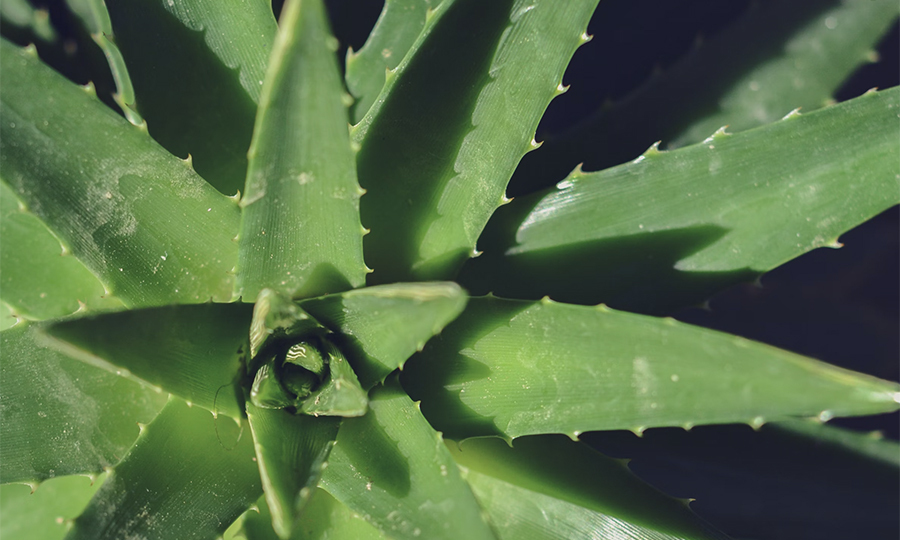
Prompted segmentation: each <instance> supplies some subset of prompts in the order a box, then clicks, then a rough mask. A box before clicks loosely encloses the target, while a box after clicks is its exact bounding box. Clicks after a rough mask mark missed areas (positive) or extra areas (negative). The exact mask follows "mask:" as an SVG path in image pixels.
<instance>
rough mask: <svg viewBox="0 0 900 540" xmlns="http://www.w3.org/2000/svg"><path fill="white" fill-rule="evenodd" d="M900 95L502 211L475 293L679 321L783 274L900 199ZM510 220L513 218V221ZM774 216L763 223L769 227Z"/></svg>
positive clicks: (638, 165) (599, 176) (474, 266)
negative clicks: (677, 311)
mask: <svg viewBox="0 0 900 540" xmlns="http://www.w3.org/2000/svg"><path fill="white" fill-rule="evenodd" d="M898 110H900V89H897V88H893V89H890V90H885V91H883V92H878V93H871V94H867V95H864V96H861V97H859V98H857V99H854V100H851V101H848V102H846V103H842V104H839V105H835V106H832V107H829V108H826V109H823V110H821V111H816V112H814V113H811V114H808V115H801V116H791V117H789V118H786V119H785V120H782V121H781V122H777V123H775V124H771V125H768V126H764V127H761V128H757V129H754V130H750V131H746V132H743V133H738V134H735V135H728V134H724V133H717V134H715V135H713V136H712V137H710V138H709V139H708V140H706V141H705V142H704V143H702V144H698V145H695V146H691V147H688V148H683V149H679V150H674V151H671V152H659V151H657V150H656V149H654V148H651V149H650V150H648V151H647V152H646V153H645V154H644V156H641V157H640V158H638V159H636V160H635V161H633V162H631V163H627V164H624V165H620V166H618V167H614V168H612V169H607V170H605V171H602V172H597V173H588V174H585V173H582V172H581V171H579V170H576V171H575V172H573V173H572V175H571V176H570V177H569V178H568V179H567V180H565V181H563V182H561V183H560V184H559V185H558V186H557V188H556V189H553V190H548V191H545V192H541V193H537V194H535V195H534V196H529V197H523V198H520V199H516V201H515V202H514V203H513V204H511V205H509V207H507V208H505V209H503V210H501V211H500V212H498V214H497V216H495V220H494V221H492V227H491V229H490V232H489V233H486V234H485V237H484V238H483V239H482V243H481V246H480V247H482V248H483V249H484V250H485V255H484V256H483V257H481V258H479V259H478V260H475V261H472V263H471V265H470V267H469V268H468V270H467V271H466V272H465V273H464V276H463V278H462V282H463V284H464V285H465V286H467V287H469V288H470V290H473V291H474V292H476V293H479V292H481V293H483V292H487V291H492V292H494V293H495V294H499V295H502V296H512V297H516V298H532V299H537V298H539V297H540V296H542V295H549V296H551V297H553V298H554V299H556V300H561V301H567V302H573V303H584V304H592V303H597V302H601V301H602V302H607V303H609V304H611V305H613V306H615V307H621V308H627V309H629V310H632V311H644V312H650V313H666V312H668V311H671V310H672V309H674V308H677V307H682V306H684V305H686V304H687V305H690V304H695V303H700V302H702V301H704V300H706V298H707V297H708V296H709V295H710V294H712V293H713V292H715V291H716V290H718V289H721V288H724V287H726V286H728V285H732V284H734V283H736V282H740V281H746V280H750V279H752V278H753V277H755V276H757V275H759V274H761V273H762V272H766V271H768V270H771V269H773V268H775V267H776V266H778V265H780V264H783V263H785V262H787V261H789V260H791V259H793V258H795V257H798V256H800V255H802V254H803V253H806V252H807V251H810V250H812V249H815V248H818V247H824V246H829V247H837V246H839V244H838V243H837V238H838V236H839V235H840V234H842V233H844V232H845V231H847V230H849V229H851V228H852V227H854V226H856V225H858V224H860V223H862V222H864V221H866V220H867V219H870V218H871V217H873V216H875V215H877V214H878V213H880V212H882V211H883V210H885V209H887V208H890V207H891V206H893V205H895V204H897V203H898V202H900V178H898V176H897V162H898V161H900V142H898V139H897V113H898ZM507 210H508V211H507ZM760 216H764V218H762V217H760Z"/></svg>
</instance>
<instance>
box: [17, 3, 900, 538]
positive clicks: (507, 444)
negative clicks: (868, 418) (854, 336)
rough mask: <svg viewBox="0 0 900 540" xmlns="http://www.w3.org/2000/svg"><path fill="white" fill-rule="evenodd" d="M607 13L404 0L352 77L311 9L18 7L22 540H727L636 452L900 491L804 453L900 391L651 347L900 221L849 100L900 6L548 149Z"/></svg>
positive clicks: (709, 338) (675, 78)
mask: <svg viewBox="0 0 900 540" xmlns="http://www.w3.org/2000/svg"><path fill="white" fill-rule="evenodd" d="M608 1H609V3H610V4H615V1H614V0H608ZM597 4H598V2H597V0H577V1H571V2H558V1H555V0H553V1H551V0H530V1H524V0H496V1H491V2H485V1H482V0H387V1H386V2H385V4H384V10H383V12H382V13H381V16H380V17H379V18H378V21H377V23H376V24H375V26H374V28H373V29H372V31H371V33H370V34H369V36H368V40H367V41H366V43H365V45H364V46H363V47H362V48H361V49H359V50H358V51H353V50H352V49H351V50H350V51H349V52H348V54H347V55H346V58H345V59H344V60H343V63H341V59H339V57H338V55H337V54H336V51H337V50H338V48H339V42H338V41H337V40H336V39H335V38H334V37H333V35H332V33H331V25H330V22H329V16H328V13H327V11H326V8H325V5H324V4H323V1H322V0H288V1H287V2H286V3H285V5H284V8H283V10H282V11H281V13H280V17H279V19H278V22H277V23H276V18H275V15H274V13H273V10H272V8H271V6H270V5H269V3H268V2H264V1H257V0H252V1H245V2H239V3H238V2H230V3H221V2H210V1H208V0H143V1H139V2H133V1H131V2H126V1H123V0H105V2H104V1H103V0H68V2H67V3H66V6H65V9H62V7H60V8H59V10H58V12H56V11H55V12H54V14H55V15H54V17H56V18H60V17H63V15H65V16H66V17H69V19H70V22H72V25H71V26H66V25H62V24H59V23H58V27H54V26H53V25H51V24H50V23H49V22H48V15H47V13H46V12H45V11H41V10H39V9H35V7H34V6H33V5H32V4H29V3H27V2H25V1H23V0H18V1H12V0H10V1H7V2H5V3H4V4H2V6H3V9H2V16H3V23H4V32H5V33H4V36H5V38H10V39H14V40H16V41H17V42H22V41H26V42H27V41H34V42H35V43H36V46H35V45H29V46H24V47H23V46H20V45H21V43H20V44H18V45H17V44H16V43H13V42H11V41H8V40H7V39H4V40H3V42H2V44H0V54H2V56H0V63H2V70H3V77H2V80H0V85H2V92H0V178H2V183H0V189H2V198H0V206H2V214H0V234H2V241H0V264H2V275H0V300H2V306H3V309H4V315H3V326H4V330H3V332H2V355H3V360H2V364H0V413H2V417H0V483H2V484H5V485H4V486H3V487H2V488H0V510H2V521H0V534H2V536H3V538H4V539H6V538H63V537H65V538H68V539H124V538H142V539H145V538H156V539H168V538H173V539H174V538H178V539H184V538H191V539H202V538H217V537H221V536H223V535H224V536H226V537H228V538H234V537H244V538H246V539H248V540H268V539H275V538H282V539H301V538H303V539H306V538H353V539H357V538H371V539H413V538H429V539H431V538H472V539H479V538H485V539H510V538H516V539H519V538H527V539H554V538H558V539H564V538H633V539H687V538H690V539H715V538H724V537H726V535H725V533H723V532H722V531H720V530H718V529H717V528H716V527H715V526H713V525H711V524H709V523H708V522H707V521H706V520H704V519H702V518H700V517H698V516H697V515H695V514H694V513H693V512H692V511H691V509H690V508H689V507H688V505H687V504H685V502H684V501H683V500H679V499H676V498H673V497H670V496H668V495H665V494H663V493H662V492H660V491H658V490H657V489H655V488H653V487H651V486H650V485H648V484H646V483H644V482H643V481H641V480H639V479H638V478H637V477H635V476H633V475H632V473H631V472H630V471H629V470H628V468H627V467H626V466H625V465H624V464H623V463H622V462H621V461H619V460H617V459H613V458H610V457H607V456H605V455H603V454H601V453H599V452H598V451H596V450H595V449H594V448H593V447H592V446H591V445H589V444H588V443H587V442H586V441H591V440H593V439H592V438H594V437H596V436H597V433H599V432H604V431H615V430H630V431H633V432H635V433H638V434H640V433H643V431H644V430H646V429H648V428H663V427H683V428H686V429H690V428H691V427H693V426H699V425H710V426H715V425H721V424H750V425H751V426H753V427H754V428H755V429H760V428H762V431H760V433H758V434H752V435H750V436H751V437H755V438H754V439H753V440H767V439H759V438H760V437H773V438H774V439H775V440H776V443H777V444H783V445H785V446H784V447H785V448H794V447H795V446H796V445H803V444H808V445H825V446H826V447H828V448H839V449H840V451H839V452H838V453H839V454H840V458H841V459H842V460H843V461H841V463H843V464H846V466H848V467H851V468H853V470H854V471H855V472H859V474H860V475H862V476H863V477H867V476H866V475H869V476H868V477H872V476H878V477H880V476H882V475H885V474H887V475H890V474H893V475H894V476H896V471H897V469H898V467H900V455H898V454H900V452H898V446H897V445H896V444H895V443H893V442H888V441H873V440H870V439H868V438H867V437H865V436H863V435H860V434H856V433H852V432H845V431H843V430H841V429H838V428H833V427H831V426H829V425H827V424H822V423H816V424H812V423H810V422H809V421H807V420H798V419H810V418H812V419H816V420H817V421H818V422H823V421H827V420H828V419H830V418H832V417H835V416H860V415H873V414H881V413H889V412H893V411H896V410H897V409H898V408H900V385H898V384H897V383H895V382H890V381H886V380H882V379H878V378H875V377H872V376H869V375H865V374H862V373H857V372H853V371H849V370H845V369H841V368H838V367H835V366H832V365H829V364H826V363H823V362H820V361H817V360H814V359H812V358H808V357H804V356H800V355H798V354H794V353H791V352H788V351H785V350H781V349H776V348H774V347H771V346H768V345H765V344H762V343H758V342H753V341H750V340H747V339H744V338H740V337H738V336H735V335H731V334H727V333H722V332H716V331H712V330H708V329H704V328H700V327H697V326H692V325H689V324H686V323H683V322H679V321H677V320H675V319H673V318H671V317H660V316H664V315H670V314H673V313H675V311H676V310H677V309H679V308H682V307H685V306H690V305H694V304H698V303H701V302H703V301H704V300H706V299H708V298H709V297H710V296H711V295H712V294H714V293H716V292H717V291H719V290H722V289H724V288H726V287H728V286H730V285H734V284H737V283H741V282H745V281H748V280H752V279H755V278H757V277H758V276H759V275H761V274H763V273H765V272H768V271H769V270H772V269H774V268H776V267H778V266H779V265H781V264H783V263H785V262H787V261H789V260H791V259H794V258H796V257H798V256H800V255H802V254H804V253H806V252H809V251H811V250H813V249H815V248H819V247H836V246H838V242H837V240H838V237H839V236H840V235H842V234H843V233H845V232H846V231H848V230H850V229H852V228H853V227H855V226H857V225H859V224H861V223H863V222H864V221H867V220H869V219H871V218H872V217H874V216H875V215H877V214H879V213H881V212H883V211H884V210H886V209H889V208H891V207H893V206H895V205H897V204H898V202H900V189H898V188H900V170H898V158H900V141H898V138H897V133H898V122H897V117H898V113H900V90H898V89H897V88H889V89H882V90H879V91H874V90H873V91H871V92H868V93H865V94H864V95H861V96H858V97H855V98H853V99H850V100H848V101H846V102H842V103H837V104H833V103H829V100H830V99H831V98H832V96H833V95H834V93H835V92H836V90H837V88H838V87H839V85H840V84H841V83H842V81H844V80H845V79H846V78H847V77H848V76H849V75H850V74H851V73H852V72H853V71H854V70H855V69H856V68H857V67H858V66H859V65H861V64H862V63H863V62H865V61H866V59H867V58H868V57H869V56H870V55H871V50H872V47H873V46H874V45H875V44H876V42H877V40H878V38H879V36H881V35H883V34H884V33H885V32H886V31H887V29H888V28H889V27H890V25H892V24H894V21H895V19H896V17H897V14H898V9H897V6H896V4H895V3H894V2H890V1H886V0H885V1H882V0H878V1H870V0H848V1H845V2H835V3H784V2H769V3H763V4H761V5H759V6H756V7H754V8H753V9H751V10H749V11H748V12H747V13H744V14H743V15H741V16H740V17H739V18H738V19H737V20H736V22H734V23H732V26H731V27H729V28H728V29H726V31H723V32H721V33H720V34H718V35H717V36H716V37H715V38H714V42H712V43H708V44H707V46H705V47H703V48H700V49H698V50H697V51H694V52H692V53H690V54H688V55H687V56H686V57H685V58H684V59H683V60H681V61H679V62H678V63H677V64H675V65H674V66H673V67H671V68H670V69H669V70H668V71H667V72H666V73H663V74H662V75H659V76H657V77H654V78H652V79H651V80H649V81H648V82H646V83H645V84H644V85H642V86H640V87H639V88H638V89H636V90H634V91H633V92H631V93H630V94H629V95H628V97H626V98H625V99H623V100H620V101H619V102H617V103H614V104H612V105H610V106H608V107H605V108H603V109H600V110H598V112H597V113H595V114H594V115H593V116H591V117H589V118H588V119H586V120H585V121H584V122H581V123H580V124H579V125H577V126H575V127H574V128H571V129H570V130H568V131H566V132H563V133H562V134H560V135H559V136H558V137H555V138H553V139H551V140H548V142H547V145H546V147H545V148H542V149H541V150H538V151H536V152H532V150H535V149H536V148H537V147H538V146H539V144H538V143H536V142H535V141H534V136H535V132H536V129H537V127H538V123H539V122H540V121H541V118H542V115H544V112H545V110H546V109H547V107H548V104H549V103H550V102H551V101H552V100H553V99H554V98H555V97H557V96H559V95H560V94H563V93H565V92H566V89H567V87H566V86H565V85H564V84H563V83H564V80H563V75H564V71H565V70H566V67H567V65H568V64H569V62H570V59H571V58H572V56H573V54H575V52H576V50H577V49H579V47H581V46H582V45H584V44H585V43H587V42H588V41H589V40H590V37H589V36H588V34H587V28H588V23H589V21H590V20H591V17H592V15H594V14H595V12H596V13H597V14H598V16H599V14H601V10H602V7H603V6H602V5H601V6H600V8H598V5H597ZM620 4H621V2H620ZM785 4H788V5H785ZM53 20H54V19H53V17H51V18H50V21H51V22H52V21H53ZM23 36H24V37H23ZM762 36H766V37H765V38H763V37H762ZM66 43H68V44H71V43H77V44H78V46H79V47H80V49H79V50H80V51H81V52H79V53H78V54H77V55H74V56H73V55H68V56H67V55H66V54H57V53H58V52H59V51H60V50H65V49H66V47H67V45H66ZM68 48H69V49H71V46H70V45H68ZM772 51H776V53H775V54H773V52H772ZM39 52H40V54H38V53H39ZM610 54H614V52H610ZM54 68H56V69H54ZM698 74H704V75H707V76H708V77H709V78H710V79H711V80H710V81H709V83H708V84H706V85H705V86H704V87H703V88H701V89H698V90H696V91H694V90H692V91H691V92H685V86H686V85H688V86H692V85H693V84H694V82H693V81H695V80H696V77H697V76H698ZM64 75H66V76H68V77H70V78H71V79H75V80H78V77H85V76H86V77H88V78H91V79H92V80H95V81H96V84H88V85H85V86H79V85H78V84H76V83H74V82H73V81H72V80H69V79H67V78H66V76H64ZM711 103H712V104H714V105H710V104H711ZM798 107H802V108H803V114H800V112H798V111H797V108H798ZM817 109H818V110H817ZM348 125H349V129H348ZM629 125H630V126H632V127H625V126H629ZM726 125H730V126H731V127H730V128H728V129H726V128H724V127H722V126H726ZM720 128H721V129H720ZM647 137H650V139H649V141H648V140H646V138H647ZM657 139H663V144H664V145H665V146H663V147H660V145H659V144H658V143H657V144H652V146H651V145H650V143H653V141H655V140H657ZM648 146H649V149H646V151H643V153H640V151H638V152H635V148H637V147H641V148H642V150H643V149H644V148H647V147H648ZM526 154H528V155H527V157H526ZM523 157H525V160H524V161H523ZM582 161H583V162H584V163H585V165H584V166H577V167H576V165H578V163H580V162H582ZM520 162H522V163H524V164H526V165H527V166H525V167H520V169H519V172H518V173H517V174H516V177H515V179H514V181H513V184H511V185H509V182H510V179H511V178H512V177H513V174H514V172H515V171H516V168H517V166H519V164H520ZM569 171H572V172H571V173H569ZM554 183H556V184H555V185H554ZM507 189H509V190H510V192H512V193H515V194H516V195H517V197H516V198H515V200H511V199H509V198H507ZM489 293H493V294H489ZM607 305H609V306H611V307H607ZM769 422H772V423H773V424H772V426H773V428H763V425H764V424H766V425H767V426H768V424H767V423H769ZM710 429H715V428H710ZM704 433H706V432H704ZM773 433H774V434H775V435H771V434H773ZM779 434H781V435H779ZM713 435H714V434H713ZM779 437H780V438H779ZM797 441H800V442H797ZM661 444H663V445H666V444H670V447H671V448H675V447H676V446H675V445H674V443H666V442H665V441H663V442H662V443H661ZM804 448H806V447H804ZM873 463H875V464H877V466H874V465H872V464H873ZM870 465H872V466H870ZM867 467H868V468H867ZM873 467H874V468H873ZM80 476H87V477H88V478H89V479H90V480H86V479H84V478H80ZM15 484H24V485H25V486H20V485H15ZM894 488H896V485H894ZM881 489H882V491H888V492H889V491H890V489H891V487H890V486H888V487H886V488H881ZM760 537H767V536H766V533H765V532H762V533H760Z"/></svg>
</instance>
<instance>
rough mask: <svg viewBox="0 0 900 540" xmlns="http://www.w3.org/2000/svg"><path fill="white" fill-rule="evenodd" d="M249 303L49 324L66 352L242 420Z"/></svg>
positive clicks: (134, 312) (133, 312) (127, 313)
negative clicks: (242, 381)
mask: <svg viewBox="0 0 900 540" xmlns="http://www.w3.org/2000/svg"><path fill="white" fill-rule="evenodd" d="M251 310H252V306H250V305H249V304H240V303H236V304H196V305H182V306H165V307H159V308H147V309H139V310H131V311H122V312H118V313H104V314H100V315H92V316H88V317H84V318H80V319H71V320H67V321H62V322H57V323H54V324H52V325H50V326H49V327H47V329H46V332H47V334H48V335H49V336H51V337H52V338H54V339H55V340H57V343H56V346H57V347H58V348H60V350H62V351H63V352H65V353H66V354H69V355H70V356H73V357H75V358H78V359H79V360H82V361H84V362H87V363H89V364H93V365H96V366H98V367H102V368H104V369H107V370H109V371H112V372H115V373H124V374H126V375H128V376H133V377H134V378H136V379H137V380H140V381H145V382H147V383H149V384H151V385H155V386H158V387H160V388H162V389H163V390H165V391H167V392H171V393H172V394H175V395H176V396H179V397H181V398H183V399H186V400H188V401H189V402H191V403H193V404H196V405H199V406H200V407H203V408H205V409H208V410H210V411H213V412H214V413H220V412H221V413H224V414H227V415H229V416H231V417H232V418H241V417H242V416H243V413H244V405H243V398H244V396H243V390H242V387H241V378H242V377H243V376H244V367H245V365H246V356H247V351H248V349H249V343H248V340H249V338H248V335H249V328H250V314H251Z"/></svg>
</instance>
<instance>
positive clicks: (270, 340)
mask: <svg viewBox="0 0 900 540" xmlns="http://www.w3.org/2000/svg"><path fill="white" fill-rule="evenodd" d="M321 331H324V328H323V327H321V326H320V325H319V324H318V322H317V321H315V320H314V319H312V318H311V317H310V316H309V315H308V314H307V313H306V312H305V311H303V310H302V309H300V306H298V305H297V304H295V303H294V302H293V301H292V300H291V299H290V298H288V297H287V296H284V295H282V294H279V293H278V292H276V291H273V290H272V289H263V290H261V291H260V292H259V296H257V297H256V303H255V304H253V321H252V322H251V324H250V357H251V358H253V359H254V360H255V359H257V357H259V355H260V352H261V351H262V350H264V349H266V348H268V347H270V346H272V345H273V344H275V343H277V342H278V341H284V340H291V341H293V340H298V339H301V338H303V337H304V336H308V335H316V334H318V333H320V332H321Z"/></svg>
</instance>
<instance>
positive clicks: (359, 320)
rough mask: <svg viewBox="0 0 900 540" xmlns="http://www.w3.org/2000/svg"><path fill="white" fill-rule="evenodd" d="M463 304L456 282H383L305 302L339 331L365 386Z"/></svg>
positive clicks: (396, 363) (382, 375) (422, 342)
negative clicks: (385, 283) (390, 283)
mask: <svg viewBox="0 0 900 540" xmlns="http://www.w3.org/2000/svg"><path fill="white" fill-rule="evenodd" d="M465 305H466V295H465V292H464V291H463V290H462V289H461V288H460V287H459V286H458V285H456V284H455V283H416V284H411V283H396V284H392V285H380V286H375V287H366V288H364V289H357V290H355V291H348V292H346V293H340V294H334V295H329V296H323V297H321V298H313V299H310V300H306V301H304V302H303V303H302V306H303V309H304V310H306V311H307V312H309V314H310V315H312V316H313V317H315V318H316V319H317V320H318V321H319V322H321V323H322V324H324V325H325V326H327V327H328V328H329V329H330V330H331V331H333V332H335V333H337V334H338V335H340V336H341V338H342V343H341V345H342V348H343V350H344V352H345V354H346V355H347V356H348V360H350V363H351V364H352V365H353V368H354V371H355V372H356V375H357V376H358V377H359V380H360V383H361V384H362V386H363V388H371V387H372V386H374V385H375V384H376V383H378V382H381V381H383V380H384V378H385V377H386V376H387V375H388V374H389V373H391V372H392V371H394V370H395V369H397V368H398V367H402V366H403V363H404V362H406V360H407V358H409V357H410V356H412V354H413V353H414V352H416V351H417V350H421V349H422V347H423V346H425V342H426V341H428V340H429V339H431V337H432V336H434V335H436V334H437V333H438V332H440V331H441V329H442V328H444V326H446V325H447V324H448V323H449V322H450V321H452V320H453V319H455V318H456V316H457V315H459V314H460V313H461V312H462V310H463V307H464V306H465Z"/></svg>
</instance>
